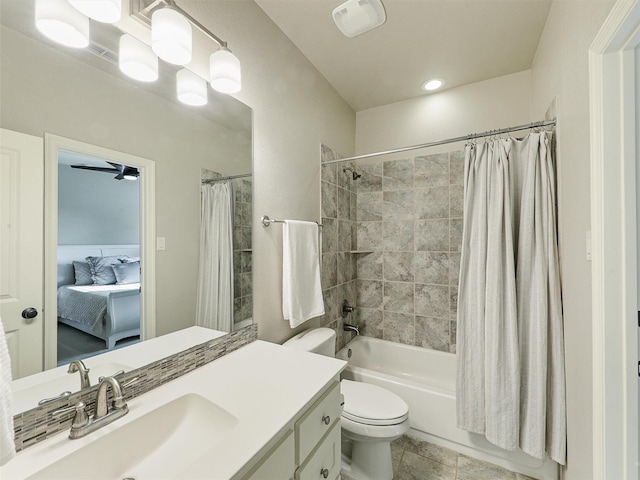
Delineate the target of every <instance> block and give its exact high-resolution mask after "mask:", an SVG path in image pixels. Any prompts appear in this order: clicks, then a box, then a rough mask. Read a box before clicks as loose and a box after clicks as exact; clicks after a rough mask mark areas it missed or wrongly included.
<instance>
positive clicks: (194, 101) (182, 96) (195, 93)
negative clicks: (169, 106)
mask: <svg viewBox="0 0 640 480" xmlns="http://www.w3.org/2000/svg"><path fill="white" fill-rule="evenodd" d="M176 91H177V94H178V100H180V101H181V102H182V103H185V104H187V105H193V106H196V107H200V106H202V105H206V104H207V82H206V80H205V79H204V78H202V77H200V76H199V75H196V74H195V73H193V72H192V71H191V70H187V69H186V68H183V69H182V70H180V71H179V72H178V73H176Z"/></svg>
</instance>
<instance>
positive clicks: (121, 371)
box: [98, 370, 124, 387]
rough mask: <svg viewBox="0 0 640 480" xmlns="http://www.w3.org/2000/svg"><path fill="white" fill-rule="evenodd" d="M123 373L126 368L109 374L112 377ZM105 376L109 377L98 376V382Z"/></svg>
mask: <svg viewBox="0 0 640 480" xmlns="http://www.w3.org/2000/svg"><path fill="white" fill-rule="evenodd" d="M121 373H124V370H118V371H117V372H116V373H114V374H113V375H109V376H110V377H115V376H116V375H120V374H121ZM105 378H107V377H106V376H102V377H98V383H100V382H101V381H102V380H104V379H105ZM123 387H124V385H123Z"/></svg>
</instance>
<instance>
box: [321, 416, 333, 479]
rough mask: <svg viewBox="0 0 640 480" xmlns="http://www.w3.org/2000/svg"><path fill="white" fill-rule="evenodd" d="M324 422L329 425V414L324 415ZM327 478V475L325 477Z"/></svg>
mask: <svg viewBox="0 0 640 480" xmlns="http://www.w3.org/2000/svg"><path fill="white" fill-rule="evenodd" d="M322 423H324V424H325V425H329V424H330V423H331V417H330V416H329V415H325V416H323V417H322ZM325 478H327V477H325Z"/></svg>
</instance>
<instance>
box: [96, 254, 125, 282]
mask: <svg viewBox="0 0 640 480" xmlns="http://www.w3.org/2000/svg"><path fill="white" fill-rule="evenodd" d="M125 258H127V257H126V256H124V255H119V256H110V257H87V258H86V260H87V263H89V268H90V269H91V279H92V280H93V283H94V284H95V285H112V284H114V283H116V275H115V273H113V268H111V266H112V265H113V264H119V263H120V262H122V260H123V259H125Z"/></svg>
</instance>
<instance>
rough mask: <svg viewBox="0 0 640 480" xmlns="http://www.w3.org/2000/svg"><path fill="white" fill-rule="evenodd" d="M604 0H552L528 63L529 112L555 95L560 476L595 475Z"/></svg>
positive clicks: (541, 107)
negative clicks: (563, 458) (596, 202)
mask: <svg viewBox="0 0 640 480" xmlns="http://www.w3.org/2000/svg"><path fill="white" fill-rule="evenodd" d="M613 3H614V2H613V1H610V0H602V1H600V0H593V1H574V2H567V1H555V2H554V3H553V5H552V7H551V10H550V12H549V16H548V18H547V23H546V25H545V29H544V33H543V35H542V38H541V40H540V43H539V45H538V51H537V53H536V57H535V60H534V63H533V67H532V69H531V78H532V81H531V87H532V103H531V111H532V115H533V116H534V117H536V116H537V117H539V116H541V115H543V114H544V112H545V111H546V109H547V108H548V107H549V105H550V103H551V102H552V101H553V99H554V96H555V95H558V104H557V112H558V126H557V141H558V210H559V212H558V213H559V236H560V267H561V270H562V295H563V306H564V324H565V354H566V373H567V436H568V449H567V460H568V465H567V469H566V472H565V478H566V479H569V480H573V479H575V480H578V479H579V480H587V479H590V478H593V472H592V465H591V457H592V448H593V446H592V441H593V424H592V402H591V398H592V365H591V362H592V348H591V342H592V335H591V265H590V263H589V262H588V261H587V260H586V247H585V234H586V232H587V230H589V229H590V207H589V205H590V175H589V78H588V77H589V75H588V72H589V68H588V57H587V52H588V49H589V46H590V44H591V42H592V41H593V39H594V38H595V35H596V33H597V32H598V30H599V29H600V27H601V26H602V23H603V22H604V19H605V18H606V16H607V14H608V13H609V11H610V10H611V7H612V6H613Z"/></svg>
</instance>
